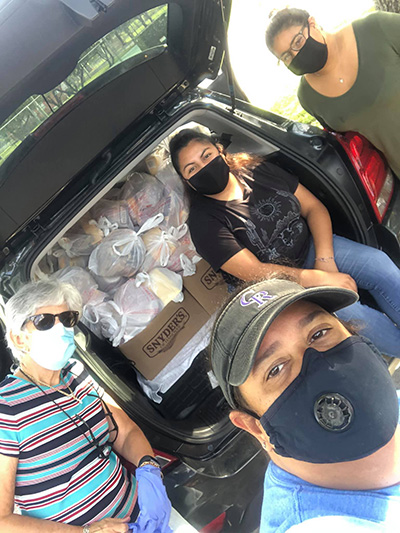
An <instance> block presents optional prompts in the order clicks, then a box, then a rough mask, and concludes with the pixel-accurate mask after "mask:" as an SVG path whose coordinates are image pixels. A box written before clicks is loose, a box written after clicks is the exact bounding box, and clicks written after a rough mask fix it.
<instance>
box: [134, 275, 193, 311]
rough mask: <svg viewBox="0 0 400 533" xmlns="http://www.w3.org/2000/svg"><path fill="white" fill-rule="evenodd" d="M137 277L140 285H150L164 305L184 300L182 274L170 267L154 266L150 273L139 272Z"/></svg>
mask: <svg viewBox="0 0 400 533" xmlns="http://www.w3.org/2000/svg"><path fill="white" fill-rule="evenodd" d="M135 279H136V285H137V286H138V287H140V286H141V285H142V284H143V285H145V286H146V287H149V288H150V289H151V290H152V291H153V293H154V294H156V295H157V297H158V298H159V299H160V300H161V301H162V303H163V306H166V305H167V304H169V302H172V301H173V302H182V301H183V292H182V290H183V281H182V276H180V275H179V274H176V273H175V272H172V271H171V270H168V268H154V269H153V270H151V271H150V272H149V273H147V272H139V274H138V275H137V276H136V278H135Z"/></svg>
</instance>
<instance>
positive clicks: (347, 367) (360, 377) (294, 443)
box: [260, 336, 399, 463]
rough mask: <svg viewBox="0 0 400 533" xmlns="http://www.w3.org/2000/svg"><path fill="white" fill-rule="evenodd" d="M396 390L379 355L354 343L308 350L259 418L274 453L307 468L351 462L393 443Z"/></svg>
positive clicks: (355, 339)
mask: <svg viewBox="0 0 400 533" xmlns="http://www.w3.org/2000/svg"><path fill="white" fill-rule="evenodd" d="M398 418H399V404H398V400H397V395H396V389H395V387H394V384H393V382H392V379H391V376H390V374H389V372H388V370H387V367H386V363H385V362H384V361H383V359H382V358H381V356H380V355H379V353H377V352H375V351H374V350H373V349H371V347H370V346H369V344H367V343H366V342H365V341H364V340H363V339H361V338H360V337H356V336H354V337H349V338H348V339H346V340H344V341H343V342H341V343H340V344H338V345H337V346H335V347H334V348H331V349H330V350H327V351H326V352H318V351H317V350H314V349H313V348H308V349H307V350H306V351H305V353H304V358H303V365H302V368H301V372H300V374H299V375H298V376H297V377H296V379H295V380H294V381H293V382H292V383H291V384H290V385H289V386H288V387H287V389H286V390H285V391H284V392H283V393H282V394H281V396H279V398H278V399H277V400H276V401H275V402H274V403H273V404H272V405H271V407H270V408H269V409H268V410H267V411H266V412H265V413H264V415H263V416H262V417H261V419H260V422H261V425H262V427H263V428H264V430H265V431H266V433H267V434H268V435H269V438H270V442H271V444H273V445H274V448H275V452H276V453H277V454H279V455H282V456H284V457H293V458H294V459H299V460H300V461H307V462H308V463H340V462H343V461H354V460H356V459H361V458H362V457H366V456H368V455H371V454H372V453H374V452H376V451H377V450H379V449H380V448H382V446H384V445H385V444H387V443H388V442H389V440H390V439H391V438H392V437H393V435H394V432H395V430H396V428H397V424H398Z"/></svg>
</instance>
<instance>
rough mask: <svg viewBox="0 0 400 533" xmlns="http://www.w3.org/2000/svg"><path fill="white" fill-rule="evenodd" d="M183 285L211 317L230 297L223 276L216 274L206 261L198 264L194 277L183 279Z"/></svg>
mask: <svg viewBox="0 0 400 533" xmlns="http://www.w3.org/2000/svg"><path fill="white" fill-rule="evenodd" d="M183 284H184V286H185V288H186V289H187V290H188V291H189V292H190V293H191V295H192V296H193V297H194V298H196V300H197V301H198V302H199V304H200V305H201V306H202V307H203V308H204V309H205V310H206V311H207V313H208V314H209V315H212V314H213V313H214V312H215V311H217V310H218V309H220V308H221V307H222V305H223V304H224V302H225V301H226V299H227V297H228V287H227V284H226V283H225V280H224V278H223V276H222V274H221V273H217V272H215V270H214V269H213V268H212V267H211V266H210V265H209V264H208V263H207V261H204V259H202V260H201V261H199V262H198V263H197V264H196V273H195V274H194V275H193V276H188V277H186V278H183Z"/></svg>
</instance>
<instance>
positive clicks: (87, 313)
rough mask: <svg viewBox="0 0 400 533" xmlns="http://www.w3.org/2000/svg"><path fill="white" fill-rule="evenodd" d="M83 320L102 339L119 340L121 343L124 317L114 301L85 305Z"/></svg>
mask: <svg viewBox="0 0 400 533" xmlns="http://www.w3.org/2000/svg"><path fill="white" fill-rule="evenodd" d="M81 320H82V322H83V323H84V324H85V325H86V326H87V327H88V328H89V329H90V330H91V331H92V332H93V333H94V334H95V335H97V337H99V338H100V339H104V338H105V339H109V340H110V341H114V339H117V343H119V340H120V339H119V336H120V335H121V322H122V315H121V312H120V310H119V309H118V307H117V305H116V304H115V303H114V302H113V301H111V300H108V301H106V300H103V301H102V302H97V303H93V304H87V305H85V306H84V307H83V313H82V319H81Z"/></svg>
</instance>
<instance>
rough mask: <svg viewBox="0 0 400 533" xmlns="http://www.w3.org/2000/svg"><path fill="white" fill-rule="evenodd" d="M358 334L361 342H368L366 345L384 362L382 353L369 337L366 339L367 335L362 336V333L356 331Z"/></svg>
mask: <svg viewBox="0 0 400 533" xmlns="http://www.w3.org/2000/svg"><path fill="white" fill-rule="evenodd" d="M358 336H359V337H360V339H361V340H362V341H363V342H365V344H368V346H369V347H370V348H371V350H372V351H373V352H374V354H375V355H377V356H379V358H380V359H382V361H385V363H386V360H385V358H384V357H383V355H382V353H381V352H380V351H379V350H378V348H377V347H376V346H375V344H373V343H372V342H371V341H370V340H369V339H367V337H364V336H363V335H360V334H359V333H358Z"/></svg>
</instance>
